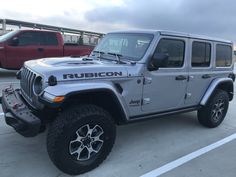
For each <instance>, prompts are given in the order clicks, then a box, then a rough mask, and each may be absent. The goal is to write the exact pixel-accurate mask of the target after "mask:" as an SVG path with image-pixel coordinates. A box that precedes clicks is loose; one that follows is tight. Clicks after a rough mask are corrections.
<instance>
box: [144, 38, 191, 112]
mask: <svg viewBox="0 0 236 177" xmlns="http://www.w3.org/2000/svg"><path fill="white" fill-rule="evenodd" d="M186 43H187V39H183V38H177V37H162V38H161V39H160V41H159V43H158V45H157V47H156V50H155V53H159V54H165V55H167V56H168V62H166V63H165V64H163V65H162V66H161V67H160V68H159V69H157V70H155V71H148V70H147V71H146V73H145V81H144V86H143V101H142V111H143V112H144V113H145V114H148V113H158V112H163V111H168V110H175V109H179V108H181V107H184V100H185V94H186V87H187V81H188V72H187V69H186V53H187V52H186V51H187V50H186V49H185V48H186V46H187V45H186Z"/></svg>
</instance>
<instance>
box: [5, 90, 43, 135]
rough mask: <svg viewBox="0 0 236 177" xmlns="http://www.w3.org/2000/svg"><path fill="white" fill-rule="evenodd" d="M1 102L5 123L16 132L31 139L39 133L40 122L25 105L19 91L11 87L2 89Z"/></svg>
mask: <svg viewBox="0 0 236 177" xmlns="http://www.w3.org/2000/svg"><path fill="white" fill-rule="evenodd" d="M1 102H2V109H3V112H4V115H5V121H6V123H7V124H8V125H10V126H12V127H13V128H14V129H15V130H16V132H18V133H19V134H21V135H23V136H25V137H33V136H36V135H37V134H38V133H39V131H40V126H41V120H40V119H39V118H38V117H36V116H35V115H34V114H33V113H32V111H31V110H30V108H29V107H28V106H27V105H26V104H25V102H24V100H23V98H22V97H21V94H20V90H14V89H13V88H11V87H9V88H6V89H4V90H3V91H2V100H1Z"/></svg>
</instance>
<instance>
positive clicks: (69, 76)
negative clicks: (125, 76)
mask: <svg viewBox="0 0 236 177" xmlns="http://www.w3.org/2000/svg"><path fill="white" fill-rule="evenodd" d="M118 76H122V72H121V71H120V72H98V73H76V74H63V79H76V78H77V79H80V78H96V77H118Z"/></svg>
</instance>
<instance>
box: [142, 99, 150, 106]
mask: <svg viewBox="0 0 236 177" xmlns="http://www.w3.org/2000/svg"><path fill="white" fill-rule="evenodd" d="M150 102H151V99H150V98H143V100H142V105H146V104H150Z"/></svg>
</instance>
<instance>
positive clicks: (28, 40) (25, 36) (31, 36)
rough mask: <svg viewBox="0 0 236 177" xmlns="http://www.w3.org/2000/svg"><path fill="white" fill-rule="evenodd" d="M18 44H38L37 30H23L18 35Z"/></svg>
mask: <svg viewBox="0 0 236 177" xmlns="http://www.w3.org/2000/svg"><path fill="white" fill-rule="evenodd" d="M18 38H19V46H28V45H39V43H40V41H39V35H38V33H37V32H24V33H21V34H20V35H19V36H18Z"/></svg>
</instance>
